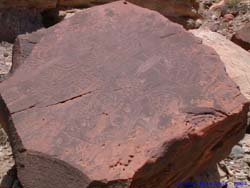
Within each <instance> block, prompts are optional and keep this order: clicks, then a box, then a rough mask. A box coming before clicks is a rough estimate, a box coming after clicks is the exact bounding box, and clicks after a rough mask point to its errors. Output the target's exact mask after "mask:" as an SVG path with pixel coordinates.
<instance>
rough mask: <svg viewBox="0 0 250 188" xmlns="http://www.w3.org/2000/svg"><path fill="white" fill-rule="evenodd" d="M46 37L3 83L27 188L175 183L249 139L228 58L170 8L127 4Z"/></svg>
mask: <svg viewBox="0 0 250 188" xmlns="http://www.w3.org/2000/svg"><path fill="white" fill-rule="evenodd" d="M131 15H133V16H132V17H131ZM33 36H34V35H33V34H31V35H28V38H29V37H31V38H32V37H33ZM39 37H41V38H39V40H36V39H34V40H35V41H36V42H35V43H34V45H33V46H32V50H30V46H28V53H26V55H24V56H25V59H24V62H23V63H22V62H21V65H19V66H18V68H17V69H16V70H15V71H14V73H13V75H12V76H10V77H9V78H8V79H7V80H6V81H4V82H3V83H1V85H0V91H1V100H0V114H1V116H0V123H1V124H3V127H4V128H5V130H6V131H7V133H8V135H9V138H10V141H11V145H12V148H13V152H14V155H15V160H16V164H17V170H18V177H19V179H20V181H21V183H22V185H23V186H24V187H25V188H33V187H36V188H52V187H53V188H59V187H64V188H78V187H88V188H93V187H94V188H104V187H105V188H111V187H123V188H125V187H126V188H128V187H130V188H139V187H143V188H165V187H170V188H171V187H175V186H174V184H175V183H176V182H178V181H182V180H184V179H186V178H188V177H190V176H192V175H193V174H194V173H196V172H198V171H199V170H202V169H204V168H205V167H206V166H208V165H210V164H214V163H215V162H218V161H219V160H221V159H222V158H224V157H225V156H226V155H227V154H228V153H229V152H230V149H231V147H232V146H233V145H234V144H236V143H237V141H239V140H240V138H242V137H243V135H244V132H245V125H246V119H247V118H246V114H247V109H248V105H247V103H246V99H245V98H244V97H243V96H242V95H241V93H240V91H239V89H238V88H237V86H236V85H235V84H234V83H233V81H232V80H231V79H230V78H229V77H228V75H227V74H226V72H225V70H224V66H223V63H222V62H221V61H220V59H219V56H218V55H217V54H216V53H215V51H214V50H212V49H211V48H208V47H206V46H204V45H202V44H201V40H200V39H197V38H196V37H194V36H193V35H192V34H190V33H188V32H186V31H185V30H184V29H183V28H182V27H181V26H179V25H177V24H174V23H172V22H170V21H169V20H167V19H166V18H164V17H163V16H161V15H160V14H159V13H156V12H153V11H150V10H147V9H143V8H140V7H137V6H135V5H132V4H130V3H124V2H121V1H119V2H115V3H111V4H107V5H104V6H98V7H95V8H91V9H87V10H85V11H83V12H80V13H77V14H76V15H75V16H73V17H71V18H69V19H67V20H65V21H63V22H61V23H60V24H58V25H55V26H53V27H51V28H49V29H47V30H46V31H45V32H44V33H43V35H42V36H40V35H39ZM27 40H28V39H27ZM20 46H21V47H19V48H26V47H25V46H27V45H24V46H22V45H20ZM16 50H17V49H16ZM19 52H22V50H20V49H19ZM27 54H29V55H27ZM20 56H22V53H20ZM26 56H27V57H26ZM17 59H18V58H17ZM19 59H20V61H23V58H19Z"/></svg>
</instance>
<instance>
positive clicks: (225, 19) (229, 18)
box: [223, 14, 234, 22]
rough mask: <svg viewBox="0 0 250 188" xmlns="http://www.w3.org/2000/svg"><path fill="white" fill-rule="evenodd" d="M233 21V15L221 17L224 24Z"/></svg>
mask: <svg viewBox="0 0 250 188" xmlns="http://www.w3.org/2000/svg"><path fill="white" fill-rule="evenodd" d="M233 19H234V15H232V14H225V15H224V16H223V20H224V21H225V22H229V21H231V20H233Z"/></svg>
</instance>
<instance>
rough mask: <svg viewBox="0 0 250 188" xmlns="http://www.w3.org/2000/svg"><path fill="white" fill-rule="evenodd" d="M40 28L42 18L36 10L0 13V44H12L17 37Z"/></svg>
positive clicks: (4, 11)
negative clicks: (3, 42)
mask: <svg viewBox="0 0 250 188" xmlns="http://www.w3.org/2000/svg"><path fill="white" fill-rule="evenodd" d="M11 2H12V1H11ZM41 27H43V25H42V18H41V15H40V13H39V11H38V10H34V9H8V10H3V11H1V12H0V42H1V41H7V42H14V40H15V38H16V37H17V36H18V35H20V34H24V33H30V32H32V31H36V30H37V29H39V28H41Z"/></svg>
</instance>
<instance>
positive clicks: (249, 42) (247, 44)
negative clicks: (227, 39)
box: [232, 23, 250, 50]
mask: <svg viewBox="0 0 250 188" xmlns="http://www.w3.org/2000/svg"><path fill="white" fill-rule="evenodd" d="M232 41H233V42H234V43H236V44H238V45H239V46H241V47H242V48H244V49H246V50H250V23H249V24H248V25H246V26H245V27H243V28H242V29H240V30H239V31H238V32H236V34H235V35H234V36H233V38H232Z"/></svg>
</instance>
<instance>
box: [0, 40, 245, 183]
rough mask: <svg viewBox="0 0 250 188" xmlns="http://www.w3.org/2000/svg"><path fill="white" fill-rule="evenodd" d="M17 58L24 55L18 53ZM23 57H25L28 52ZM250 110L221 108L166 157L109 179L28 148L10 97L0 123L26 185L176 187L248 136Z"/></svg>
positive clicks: (170, 145)
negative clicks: (94, 176)
mask: <svg viewBox="0 0 250 188" xmlns="http://www.w3.org/2000/svg"><path fill="white" fill-rule="evenodd" d="M19 45H20V43H19ZM30 49H32V48H30ZM20 52H21V51H19V53H20ZM30 52H31V50H28V53H27V54H26V55H24V56H23V57H25V56H28V54H29V53H30ZM21 54H22V53H20V55H21ZM16 59H18V55H17V56H16ZM20 59H21V60H20V61H23V60H22V57H21V58H20ZM16 63H17V65H20V64H22V62H19V60H17V62H16ZM19 63H20V64H19ZM12 71H14V69H13V70H12ZM239 96H240V95H238V96H237V97H239ZM247 111H248V104H247V103H244V104H243V105H242V108H239V109H237V110H235V111H234V113H233V114H230V115H228V114H225V113H224V112H216V113H215V114H214V115H215V116H217V115H218V114H217V113H219V117H220V118H219V120H217V121H216V122H215V123H213V124H209V125H208V124H206V125H204V126H201V127H199V128H198V129H196V130H192V131H191V130H190V131H188V132H185V131H183V132H182V134H181V135H180V136H179V137H176V138H175V139H174V140H172V141H171V142H169V143H168V144H167V145H165V146H164V148H163V152H162V156H161V157H159V158H157V160H155V161H149V162H148V163H146V164H145V165H144V166H143V167H142V168H140V169H139V170H138V171H137V172H136V173H135V175H134V176H133V177H132V178H131V179H125V180H114V181H110V182H107V181H105V180H98V181H96V180H91V179H89V178H88V177H86V175H84V174H83V173H82V172H81V171H79V170H78V169H76V168H74V167H72V166H71V165H69V164H67V163H65V162H63V161H61V160H59V159H57V156H50V155H46V154H42V153H39V152H37V151H32V150H26V148H25V147H24V146H23V144H22V141H21V139H20V137H19V135H18V134H17V132H16V130H15V126H14V125H13V121H12V117H11V113H10V112H9V110H8V108H7V106H6V104H5V102H4V100H3V99H2V98H1V99H0V122H1V124H3V126H4V128H5V130H6V132H7V133H8V135H9V137H10V141H11V145H12V148H13V151H14V155H15V160H16V163H17V168H18V176H19V178H20V180H21V181H22V183H23V184H24V185H26V188H31V187H32V186H33V187H39V188H45V187H46V188H52V187H53V188H57V187H58V188H59V187H65V188H68V187H69V188H78V187H88V188H92V187H93V188H106V187H108V188H110V187H114V186H115V187H124V188H125V187H126V188H127V187H131V188H139V187H143V188H144V187H145V188H153V187H154V188H163V187H164V188H165V187H174V185H173V184H174V183H176V182H180V181H183V180H185V179H186V178H188V177H190V176H192V175H194V174H195V173H197V172H199V171H200V170H202V169H204V168H205V167H206V166H208V165H210V164H214V163H216V162H217V161H219V160H221V159H223V158H224V157H225V156H226V155H227V154H228V153H229V152H230V149H231V147H232V146H233V145H234V144H235V143H237V142H238V141H239V140H240V139H241V138H242V137H243V135H244V131H245V125H246V119H247V116H246V114H247ZM206 113H207V112H202V111H198V112H196V113H194V114H193V116H197V115H200V116H206ZM188 146H189V148H188ZM197 148H203V149H204V150H202V151H198V154H197V156H192V154H193V153H194V152H196V153H197ZM216 153H220V155H215V154H216ZM191 161H192V162H191ZM175 163H176V165H175V166H174V167H173V166H172V164H175ZM169 172H171V173H172V174H170V173H169Z"/></svg>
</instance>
